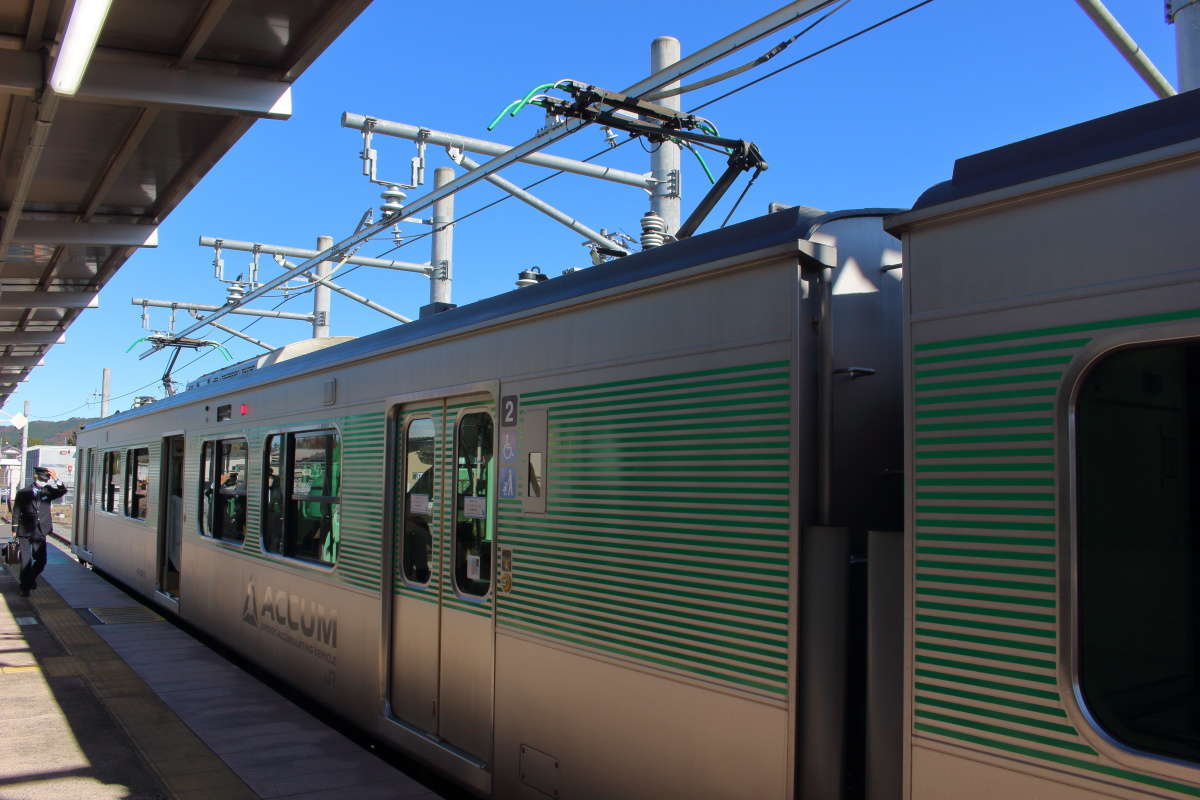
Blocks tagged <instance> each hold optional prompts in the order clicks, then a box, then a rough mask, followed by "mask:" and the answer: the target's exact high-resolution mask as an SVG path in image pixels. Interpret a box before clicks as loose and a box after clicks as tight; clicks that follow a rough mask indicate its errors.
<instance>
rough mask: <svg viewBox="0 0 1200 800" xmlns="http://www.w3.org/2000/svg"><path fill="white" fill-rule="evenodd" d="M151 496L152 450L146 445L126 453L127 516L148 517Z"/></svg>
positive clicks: (135, 517)
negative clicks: (147, 507) (147, 509)
mask: <svg viewBox="0 0 1200 800" xmlns="http://www.w3.org/2000/svg"><path fill="white" fill-rule="evenodd" d="M149 497H150V451H149V450H148V449H147V448H145V447H139V448H138V449H136V450H129V451H127V452H126V454H125V516H127V517H132V518H133V519H145V518H146V504H147V500H148V498H149Z"/></svg>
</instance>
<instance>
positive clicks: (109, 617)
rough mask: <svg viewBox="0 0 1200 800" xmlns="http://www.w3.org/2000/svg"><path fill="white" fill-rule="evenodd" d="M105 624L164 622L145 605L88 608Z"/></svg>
mask: <svg viewBox="0 0 1200 800" xmlns="http://www.w3.org/2000/svg"><path fill="white" fill-rule="evenodd" d="M88 612H89V613H91V615H92V616H93V617H95V618H96V619H98V620H100V622H101V624H103V625H129V624H132V623H135V622H162V621H163V618H162V617H160V616H159V615H158V614H155V613H154V612H153V611H151V610H150V609H148V608H146V607H145V606H107V607H103V608H88Z"/></svg>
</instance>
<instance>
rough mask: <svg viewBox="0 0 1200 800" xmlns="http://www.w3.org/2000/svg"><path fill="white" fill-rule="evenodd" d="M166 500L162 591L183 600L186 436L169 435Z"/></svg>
mask: <svg viewBox="0 0 1200 800" xmlns="http://www.w3.org/2000/svg"><path fill="white" fill-rule="evenodd" d="M159 474H160V475H162V476H163V480H162V498H161V500H160V505H159V508H161V509H162V513H161V514H159V515H158V583H157V588H158V591H160V592H162V593H163V594H166V595H169V596H170V597H173V598H176V599H178V598H179V584H180V574H181V570H182V568H183V563H182V558H181V556H182V553H181V551H182V549H183V437H182V436H166V437H164V438H163V446H162V469H161V470H160V472H159Z"/></svg>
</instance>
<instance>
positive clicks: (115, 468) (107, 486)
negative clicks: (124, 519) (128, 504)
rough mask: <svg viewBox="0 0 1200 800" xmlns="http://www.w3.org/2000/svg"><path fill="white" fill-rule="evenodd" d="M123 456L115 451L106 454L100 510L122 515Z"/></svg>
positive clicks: (101, 483)
mask: <svg viewBox="0 0 1200 800" xmlns="http://www.w3.org/2000/svg"><path fill="white" fill-rule="evenodd" d="M121 482H122V471H121V454H120V453H119V452H116V451H113V452H109V453H105V454H104V475H103V476H102V480H101V481H100V491H101V492H102V496H101V498H100V508H101V509H102V510H104V511H108V512H111V513H113V514H119V513H121Z"/></svg>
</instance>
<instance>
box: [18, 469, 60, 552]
mask: <svg viewBox="0 0 1200 800" xmlns="http://www.w3.org/2000/svg"><path fill="white" fill-rule="evenodd" d="M66 493H67V487H66V486H63V485H62V483H59V482H57V481H52V482H50V483H47V484H46V485H45V486H42V487H41V488H38V487H37V486H26V487H25V488H24V489H21V490H19V491H18V492H17V497H16V500H15V501H14V502H13V527H14V529H15V530H16V533H17V536H20V537H22V538H25V539H29V540H31V541H34V542H44V541H46V534H48V533H50V532H51V531H53V530H54V525H53V523H52V522H51V519H50V503H51V502H53V501H55V500H57V499H58V498H60V497H62V496H63V495H64V494H66Z"/></svg>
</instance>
